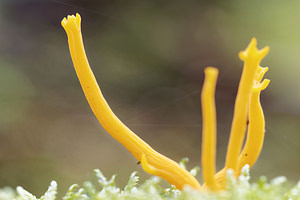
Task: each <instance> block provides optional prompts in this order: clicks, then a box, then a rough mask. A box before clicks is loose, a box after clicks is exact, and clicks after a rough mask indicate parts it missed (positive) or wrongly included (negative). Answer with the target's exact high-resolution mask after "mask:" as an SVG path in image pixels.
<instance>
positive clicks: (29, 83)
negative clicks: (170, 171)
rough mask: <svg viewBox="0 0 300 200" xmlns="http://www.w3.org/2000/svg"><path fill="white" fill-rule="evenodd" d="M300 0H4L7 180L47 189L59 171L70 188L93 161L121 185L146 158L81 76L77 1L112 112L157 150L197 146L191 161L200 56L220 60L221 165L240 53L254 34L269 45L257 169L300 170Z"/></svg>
mask: <svg viewBox="0 0 300 200" xmlns="http://www.w3.org/2000/svg"><path fill="white" fill-rule="evenodd" d="M299 8H300V2H299V1H297V0H291V1H288V3H287V2H286V1H280V0H274V1H259V0H253V1H239V0H229V1H222V0H213V1H211V0H190V1H182V0H172V1H163V2H162V1H123V0H111V1H105V0H103V1H102V0H95V1H80V0H44V1H40V0H22V1H20V0H2V1H0V180H1V181H0V186H2V187H4V186H6V185H8V186H11V187H16V186H17V185H22V186H24V188H28V189H29V190H30V191H32V192H33V193H35V194H37V196H41V195H42V193H43V188H45V187H46V185H47V184H48V183H49V182H50V181H51V180H53V179H54V180H57V181H58V182H59V183H60V184H59V187H61V191H66V190H67V187H68V186H69V185H71V184H72V183H74V182H82V181H83V180H86V176H87V174H88V173H89V172H90V171H91V169H94V168H101V169H102V170H103V172H104V173H105V174H108V175H111V174H114V173H117V174H118V176H119V179H118V180H119V181H120V183H121V185H124V184H125V183H126V181H127V177H126V174H128V173H130V172H131V171H132V170H138V171H139V170H140V166H139V165H136V161H135V159H134V158H133V157H132V156H131V155H130V153H128V152H127V150H126V149H125V148H123V147H122V146H121V145H120V144H118V143H117V142H116V141H114V139H112V138H111V137H110V136H109V135H108V134H107V133H106V132H105V131H104V130H103V129H102V128H101V127H100V125H99V124H98V122H97V121H96V119H95V118H94V116H93V115H92V112H91V111H90V108H89V106H88V104H87V103H86V101H85V98H84V96H83V93H82V91H81V88H80V86H79V84H78V80H77V78H76V75H75V72H74V69H73V66H72V62H71V58H70V55H69V52H68V46H67V38H66V35H65V33H64V30H63V28H62V27H61V25H60V21H61V19H62V18H63V17H64V16H66V15H68V14H75V13H76V12H79V13H80V14H81V16H82V20H83V22H84V23H83V26H82V32H83V35H84V38H85V45H86V51H87V54H88V56H89V60H90V64H91V66H92V68H93V71H94V72H95V75H96V77H97V80H98V82H99V83H100V87H101V88H102V91H103V94H104V96H105V98H106V99H107V101H108V102H109V104H110V105H111V107H112V109H113V110H114V111H115V113H116V114H117V115H118V116H119V117H120V118H121V120H122V121H124V122H125V123H126V124H127V125H128V126H129V127H130V128H131V129H132V130H133V131H135V132H136V133H137V134H138V135H139V136H141V137H142V138H143V139H145V140H146V141H147V142H148V143H149V144H151V145H152V146H153V147H154V148H155V149H157V150H158V151H159V152H162V153H163V154H166V155H168V156H169V157H172V158H173V159H174V160H179V159H180V158H182V157H185V156H189V157H190V158H191V165H200V154H201V146H200V144H201V110H200V91H201V85H202V81H203V69H204V67H205V66H207V65H213V66H215V67H217V68H219V69H220V77H219V81H218V85H217V92H216V94H217V96H216V103H217V109H218V158H219V159H218V161H217V164H218V169H220V168H222V167H223V166H222V165H223V163H224V160H222V159H224V157H225V153H226V145H227V143H228V135H229V131H230V124H231V118H232V110H233V105H234V98H235V95H236V89H237V87H238V81H239V77H240V73H241V69H242V66H241V65H242V62H241V61H239V59H238V56H237V53H238V52H239V51H240V50H242V49H244V48H245V47H246V45H247V44H248V42H249V40H250V39H251V38H252V37H256V38H257V39H258V42H259V43H258V44H259V47H262V46H265V45H269V46H270V48H271V50H270V53H269V54H268V56H267V57H266V59H265V60H264V61H263V63H262V65H263V66H268V67H269V72H268V73H267V75H266V78H269V79H271V83H270V86H269V88H268V90H266V91H264V93H263V95H262V106H263V108H264V113H265V115H266V137H265V144H264V147H263V150H262V154H261V156H260V158H259V160H258V162H257V164H256V165H255V166H254V167H253V170H252V177H253V178H254V179H257V178H258V177H259V176H260V175H262V174H263V175H266V176H268V177H275V176H278V175H286V176H287V177H288V179H289V180H294V181H296V180H299V179H300V176H299V169H300V157H299V153H300V142H299V141H300V134H299V133H300V124H299V121H300V106H299V105H300V104H299V102H300V97H299V94H300V93H299V91H300V88H299V87H300V83H299V81H300V79H299V78H298V76H299V70H300V69H299V67H298V66H299V65H300V58H299V56H298V55H299V53H300V45H299V43H300V41H299V40H300V37H299V35H300V27H299V25H298V21H299V20H297V19H299V17H300V14H299ZM144 174H145V173H144V172H141V173H140V175H141V179H144V178H147V176H146V177H144Z"/></svg>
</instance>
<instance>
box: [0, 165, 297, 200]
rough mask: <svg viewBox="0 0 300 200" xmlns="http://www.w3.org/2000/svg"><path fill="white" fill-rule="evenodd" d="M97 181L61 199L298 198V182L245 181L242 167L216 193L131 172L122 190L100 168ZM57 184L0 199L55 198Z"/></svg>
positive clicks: (6, 192) (7, 192)
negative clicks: (165, 184) (180, 187)
mask: <svg viewBox="0 0 300 200" xmlns="http://www.w3.org/2000/svg"><path fill="white" fill-rule="evenodd" d="M95 174H96V176H97V183H96V184H95V183H92V182H90V181H88V182H85V183H84V184H83V187H82V188H81V187H79V186H78V185H77V184H74V185H72V186H71V187H70V188H69V190H68V192H67V193H66V194H65V196H64V197H63V198H62V199H63V200H92V199H97V200H102V199H103V200H110V199H122V200H126V199H128V200H131V199H135V200H148V199H149V200H150V199H151V200H152V199H157V200H187V199H189V200H198V199H199V200H230V199H239V200H251V199H255V200H265V199H272V200H299V199H300V182H299V183H298V184H297V185H296V186H294V187H292V188H291V187H290V186H288V185H287V182H286V178H285V177H277V178H274V179H273V180H271V181H270V182H268V181H267V180H266V177H261V178H260V179H259V180H258V182H257V183H249V179H250V176H249V171H248V170H244V172H243V174H242V175H241V176H240V177H239V179H238V181H236V180H235V178H234V176H233V174H232V173H230V171H229V172H228V187H227V189H226V190H225V191H221V192H218V193H207V192H204V193H200V192H199V191H196V190H193V189H191V188H188V187H187V188H185V189H184V190H183V191H180V190H177V189H176V188H174V187H170V188H162V187H161V186H160V179H159V178H158V177H152V178H150V179H148V180H146V181H145V182H144V183H142V184H140V185H139V177H138V176H137V175H136V172H133V173H132V174H131V176H130V178H129V181H128V183H127V185H126V186H125V187H124V189H120V188H119V187H117V186H116V183H115V176H113V177H112V178H111V179H110V180H107V179H106V178H105V177H104V176H103V174H102V173H101V171H100V170H95ZM56 195H57V183H56V182H55V181H52V182H51V184H50V186H49V188H48V190H47V192H45V194H44V195H42V196H41V197H40V198H37V197H36V196H34V195H32V194H31V193H29V192H28V191H26V190H24V189H23V188H22V187H17V190H16V191H14V190H12V189H11V188H4V189H0V199H1V200H11V199H17V200H56V199H57V198H56Z"/></svg>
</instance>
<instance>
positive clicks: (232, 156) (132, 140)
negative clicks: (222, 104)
mask: <svg viewBox="0 0 300 200" xmlns="http://www.w3.org/2000/svg"><path fill="white" fill-rule="evenodd" d="M61 24H62V26H63V27H64V29H65V31H66V33H67V36H68V43H69V49H70V54H71V57H72V61H73V64H74V68H75V71H76V73H77V76H78V79H79V81H80V84H81V87H82V89H83V92H84V94H85V96H86V99H87V101H88V103H89V105H90V107H91V109H92V111H93V112H94V114H95V116H96V117H97V119H98V120H99V122H100V123H101V125H102V126H103V128H104V129H105V130H106V131H107V132H108V133H109V134H110V135H111V136H112V137H113V138H115V139H116V140H117V141H119V142H120V143H121V144H122V145H124V146H125V147H126V148H127V149H128V150H129V151H130V152H131V153H132V155H133V156H134V157H135V158H136V159H137V160H138V161H140V162H141V165H142V168H143V169H144V170H145V171H146V172H147V173H149V174H152V175H156V176H159V177H162V178H164V179H165V180H167V181H168V182H169V183H170V184H173V185H175V186H176V187H177V188H178V189H180V190H182V189H183V188H184V186H190V187H192V188H194V189H197V190H203V189H207V188H208V189H209V190H217V189H222V188H224V187H225V186H226V177H225V172H226V170H227V169H229V168H231V169H233V170H234V171H235V174H236V175H239V174H240V170H241V168H242V167H243V166H244V165H245V164H249V165H250V166H252V165H253V164H254V163H255V161H256V160H257V158H258V156H259V153H260V151H261V148H262V145H263V140H264V132H265V120H264V115H263V111H262V108H261V105H260V100H259V96H260V92H261V91H262V90H264V89H265V88H266V87H267V85H268V84H269V80H264V81H262V82H261V80H262V78H263V75H264V73H265V72H266V71H267V69H268V68H262V67H260V66H259V64H260V62H261V60H262V59H263V57H265V56H266V54H267V53H268V51H269V48H268V47H265V48H263V49H261V50H258V49H257V47H256V45H257V42H256V39H255V38H253V39H252V40H251V42H250V44H249V45H248V47H247V48H246V50H245V51H242V52H240V54H239V57H240V59H241V60H242V61H244V68H243V73H242V77H241V80H240V84H239V89H238V93H237V97H236V102H235V107H234V116H233V121H232V127H231V133H230V140H229V145H228V151H227V157H226V164H225V167H224V168H223V169H222V170H220V171H219V172H218V173H217V174H216V167H215V162H216V134H217V133H216V132H217V131H216V106H215V89H216V82H217V77H218V70H217V69H216V68H213V67H207V68H206V69H205V81H204V84H203V88H202V93H201V104H202V118H203V130H202V132H203V133H202V134H203V135H202V137H203V140H202V155H201V157H202V173H203V179H204V181H205V183H204V186H203V187H201V186H200V184H199V182H198V181H197V180H196V179H195V178H194V177H193V176H192V175H191V174H190V173H189V172H188V171H187V170H185V169H184V168H183V167H181V166H180V165H179V164H178V163H176V162H174V161H173V160H171V159H169V158H167V157H166V156H164V155H162V154H160V153H158V152H156V151H155V150H153V149H152V148H151V147H150V146H149V145H148V144H147V143H145V142H144V141H143V140H142V139H141V138H139V137H138V136H137V135H136V134H135V133H133V132H132V131H131V130H130V129H129V128H128V127H127V126H126V125H124V124H123V123H122V122H121V121H120V120H119V119H118V117H117V116H116V115H115V114H114V113H113V111H112V110H111V108H110V107H109V105H108V104H107V102H106V100H105V99H104V97H103V95H102V93H101V90H100V88H99V86H98V84H97V81H96V78H95V77H94V74H93V72H92V70H91V68H90V66H89V63H88V60H87V57H86V54H85V50H84V46H83V40H82V35H81V18H80V15H79V14H76V17H75V16H73V15H72V16H68V17H67V18H64V19H63V20H62V22H61ZM248 117H249V125H248V134H247V139H246V143H245V146H244V148H243V150H242V151H241V149H242V145H243V141H244V137H245V133H246V129H247V118H248Z"/></svg>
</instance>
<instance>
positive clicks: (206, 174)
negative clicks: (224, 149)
mask: <svg viewBox="0 0 300 200" xmlns="http://www.w3.org/2000/svg"><path fill="white" fill-rule="evenodd" d="M204 73H205V80H204V84H203V87H202V93H201V103H202V123H203V128H202V155H201V158H202V161H201V163H202V174H203V179H204V181H205V183H206V184H207V186H208V188H210V189H212V190H216V189H217V184H216V181H215V177H214V176H215V173H216V132H217V130H216V128H217V126H216V106H215V89H216V83H217V78H218V70H217V69H216V68H213V67H207V68H206V69H205V70H204Z"/></svg>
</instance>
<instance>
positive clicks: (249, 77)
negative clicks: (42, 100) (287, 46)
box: [225, 38, 269, 172]
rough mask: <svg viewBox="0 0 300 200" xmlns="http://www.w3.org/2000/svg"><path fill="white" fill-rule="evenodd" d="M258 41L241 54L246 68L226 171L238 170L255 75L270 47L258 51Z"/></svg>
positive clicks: (232, 128) (251, 43) (240, 86)
mask: <svg viewBox="0 0 300 200" xmlns="http://www.w3.org/2000/svg"><path fill="white" fill-rule="evenodd" d="M256 46H257V41H256V39H255V38H253V39H252V40H251V42H250V44H249V45H248V47H247V48H246V50H245V51H242V52H240V53H239V57H240V59H241V60H242V61H244V68H243V72H242V77H241V80H240V84H239V89H238V93H237V97H236V100H235V106H234V115H233V120H232V125H231V132H230V139H229V143H228V148H227V154H226V163H225V168H226V169H229V168H231V169H233V170H234V171H235V172H236V170H237V168H238V157H239V154H240V152H241V148H242V145H243V141H244V137H245V132H246V127H247V123H246V122H247V111H248V106H249V101H250V96H251V90H252V87H253V83H254V80H255V78H256V77H255V73H256V72H257V69H258V67H259V63H260V62H261V60H262V59H263V58H264V57H265V56H266V55H267V53H268V51H269V47H265V48H263V49H261V50H258V49H257V47H256Z"/></svg>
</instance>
